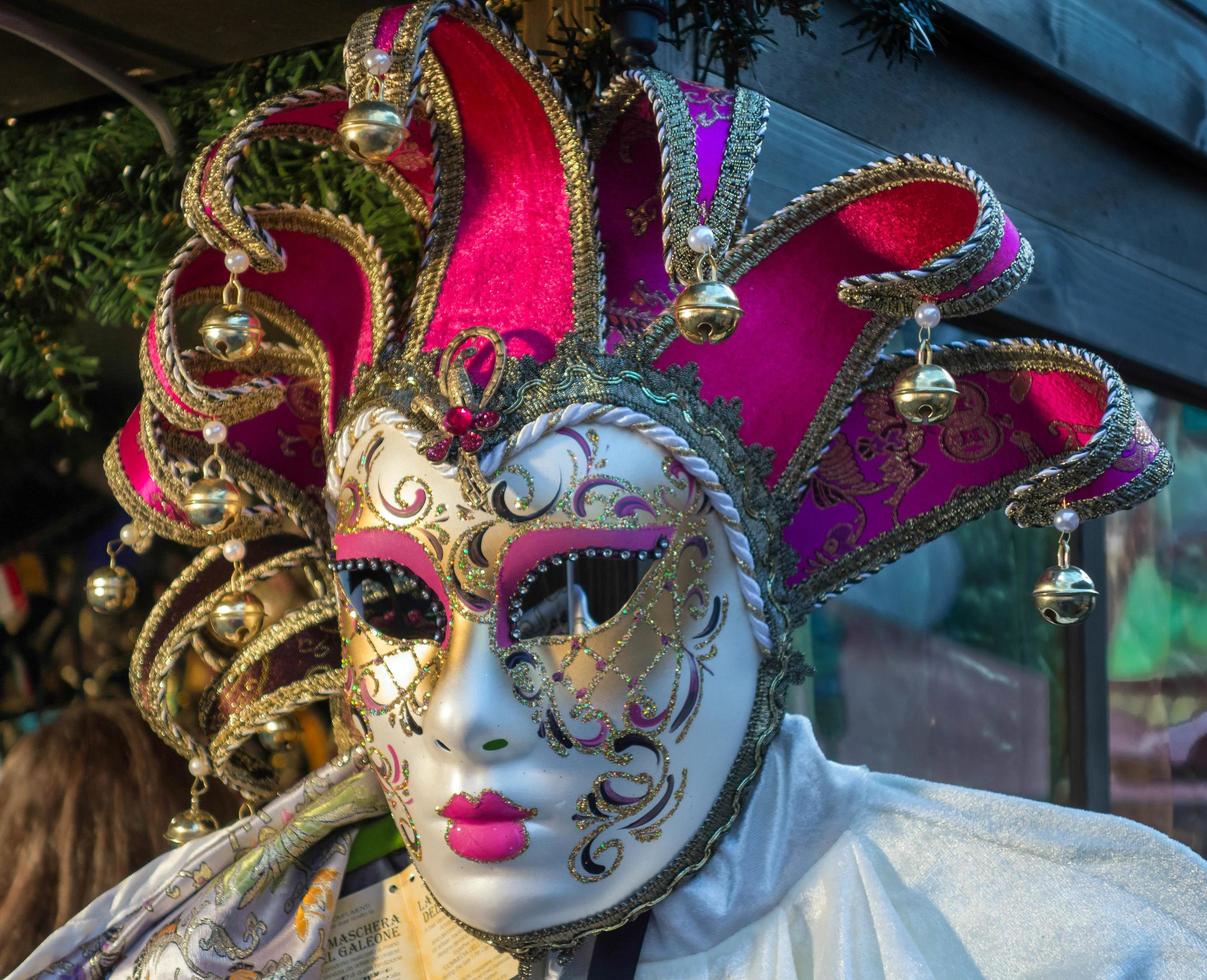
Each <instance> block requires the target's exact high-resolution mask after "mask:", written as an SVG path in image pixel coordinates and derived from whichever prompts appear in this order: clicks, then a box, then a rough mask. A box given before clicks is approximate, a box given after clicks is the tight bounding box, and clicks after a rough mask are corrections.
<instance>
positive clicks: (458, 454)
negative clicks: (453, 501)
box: [411, 327, 507, 507]
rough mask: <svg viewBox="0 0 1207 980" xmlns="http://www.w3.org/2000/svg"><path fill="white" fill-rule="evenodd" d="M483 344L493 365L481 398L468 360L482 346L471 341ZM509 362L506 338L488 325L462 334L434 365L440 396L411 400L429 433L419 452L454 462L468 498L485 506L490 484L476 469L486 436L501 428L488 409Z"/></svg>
mask: <svg viewBox="0 0 1207 980" xmlns="http://www.w3.org/2000/svg"><path fill="white" fill-rule="evenodd" d="M475 338H480V339H482V340H485V341H486V342H487V343H488V344H490V346H491V347H492V348H493V350H494V363H493V365H492V367H491V372H490V377H489V378H488V379H487V380H486V385H485V387H484V388H483V389H482V394H481V396H478V395H477V394H476V387H475V385H474V383H473V382H472V381H471V380H470V377H469V371H468V370H467V369H466V366H465V362H466V361H468V360H469V358H471V357H473V356H475V355H476V354H479V353H481V352H482V351H483V349H484V348H482V347H480V346H478V345H476V344H475V345H473V346H469V342H470V341H472V340H474V339H475ZM506 364H507V348H506V346H505V345H504V343H503V338H502V337H500V336H499V335H498V333H497V332H495V331H494V330H492V329H490V327H470V328H469V329H467V330H462V331H461V332H460V333H459V334H457V336H455V337H454V338H453V339H452V340H451V341H449V343H448V344H447V345H446V346H445V347H444V349H443V350H442V351H441V352H440V359H439V362H438V364H437V367H436V383H437V385H438V387H439V392H438V393H426V392H421V393H419V394H417V395H415V397H414V398H412V399H411V412H412V414H413V415H415V416H417V417H418V418H420V419H423V420H425V421H426V422H427V423H428V424H429V425H430V426H431V429H430V431H429V432H428V434H427V435H425V436H424V437H423V439H421V440H420V442H419V450H420V452H422V453H423V454H424V455H425V456H426V457H427V458H428V459H429V460H431V461H432V462H433V463H443V462H445V461H446V460H450V459H451V460H453V461H454V462H455V463H456V465H457V479H458V481H459V482H460V484H461V490H462V493H463V494H464V496H465V499H466V500H467V501H469V502H470V503H472V504H474V505H475V506H478V507H482V506H484V505H485V502H486V495H487V491H488V489H489V488H488V486H487V483H486V479H485V478H484V477H483V476H482V470H481V468H480V467H479V466H478V459H477V453H478V450H480V449H481V448H482V446H483V444H484V443H485V441H486V440H485V437H484V436H483V435H482V433H484V432H490V431H492V430H494V429H496V428H498V425H499V422H500V416H499V413H498V412H496V411H493V410H492V409H489V408H487V405H488V404H489V403H490V400H491V399H492V398H493V397H494V395H495V392H496V391H498V388H499V385H500V383H501V382H502V380H503V374H504V370H505V368H506Z"/></svg>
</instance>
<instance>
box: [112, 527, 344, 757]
mask: <svg viewBox="0 0 1207 980" xmlns="http://www.w3.org/2000/svg"><path fill="white" fill-rule="evenodd" d="M321 558H322V553H321V551H319V549H316V548H315V547H314V546H313V545H309V544H307V545H304V546H302V547H299V548H296V549H294V550H292V551H286V552H283V553H281V554H278V555H275V556H273V557H272V558H269V559H267V560H266V561H263V562H261V563H260V564H258V565H256V566H254V567H252V568H250V569H248V570H246V571H245V572H244V573H243V575H242V576H241V577H240V582H241V583H243V584H251V583H254V582H260V581H264V580H266V579H269V578H272V577H274V576H275V575H277V574H279V573H280V572H282V571H287V570H288V569H291V568H296V567H298V566H299V565H301V564H303V563H304V562H307V561H310V562H314V561H319V560H321ZM218 562H222V563H224V564H225V559H224V558H223V557H222V552H221V550H220V549H219V548H217V547H209V548H206V549H205V550H204V551H203V552H202V553H201V554H200V555H198V556H197V557H196V558H195V559H194V560H193V561H192V562H190V563H189V565H188V566H187V567H186V568H185V569H184V571H183V572H181V573H180V575H178V576H177V577H176V578H175V579H174V580H173V581H172V582H171V584H170V585H169V586H168V588H167V589H166V590H165V591H164V594H163V595H162V596H160V598H159V600H158V601H157V602H156V603H155V606H154V607H153V608H152V610H151V613H150V615H148V617H147V619H146V622H145V623H144V624H143V628H142V630H140V631H139V634H138V639H137V640H136V641H135V643H134V650H133V652H132V654H131V657H130V690H131V692H132V694H133V696H134V699H135V701H136V702H137V703H138V706H139V710H140V711H141V712H142V714H143V717H144V718H145V719H146V720H147V724H149V725H150V726H151V728H152V729H154V731H155V732H156V734H158V735H159V737H160V738H162V739H163V740H164V741H165V742H167V743H168V744H169V745H171V746H172V747H173V748H174V749H176V751H177V752H179V753H180V754H181V755H182V756H184V757H185V758H192V757H193V756H194V755H197V754H198V753H199V752H200V751H201V748H202V745H201V743H200V742H198V741H197V740H196V739H195V738H194V737H193V736H192V735H191V734H189V733H188V732H186V731H185V730H184V729H183V728H181V727H180V725H178V724H177V722H176V720H175V719H174V718H173V717H172V714H171V710H170V708H169V706H168V702H167V700H166V678H167V675H168V674H169V673H170V672H171V670H172V669H173V667H175V665H176V663H177V662H178V661H179V659H180V658H181V656H183V655H184V654H185V653H186V652H187V651H188V650H189V649H190V647H191V645H192V637H193V634H194V633H196V632H198V631H200V630H203V629H205V626H206V620H207V619H208V617H209V614H210V612H211V611H212V610H213V608H214V607H215V606H216V605H217V604H218V600H219V599H220V598H221V597H222V595H223V594H224V593H225V592H226V591H227V590H228V589H229V588H230V579H229V576H222V584H221V585H220V586H219V587H218V588H217V589H216V590H214V591H212V592H210V593H209V594H208V595H207V596H206V597H205V598H204V599H203V600H202V601H200V602H199V603H197V604H195V605H194V606H192V607H191V608H190V609H189V610H188V611H187V612H186V613H185V614H184V615H183V616H181V617H180V618H179V620H178V621H177V622H176V624H175V625H174V626H172V628H171V629H170V630H169V631H168V633H167V635H166V636H165V637H164V638H163V641H162V642H161V643H160V644H159V647H158V649H157V650H154V651H152V650H151V649H150V644H151V642H152V641H153V640H154V638H155V636H156V634H157V632H158V631H159V628H160V626H161V625H162V623H163V620H164V618H165V617H166V616H167V615H168V614H169V612H170V611H171V609H172V606H173V605H174V604H175V603H176V602H177V601H178V600H179V599H180V597H181V595H182V593H183V592H184V590H185V589H186V588H187V587H188V586H190V585H192V584H193V583H194V582H195V581H196V580H197V579H198V578H199V577H200V576H201V575H202V573H204V572H206V571H208V570H209V569H211V568H212V567H213V566H214V565H216V564H217V563H218ZM286 618H287V617H282V619H281V620H279V621H278V623H276V624H273V626H272V627H269V630H272V629H274V628H275V627H277V626H279V625H280V623H281V622H284V621H285V619H286ZM266 632H267V631H266ZM290 635H292V634H290ZM285 638H287V637H283V636H282V637H280V638H279V639H278V640H277V642H280V641H281V639H285ZM148 658H150V662H149V664H148ZM144 671H145V677H144Z"/></svg>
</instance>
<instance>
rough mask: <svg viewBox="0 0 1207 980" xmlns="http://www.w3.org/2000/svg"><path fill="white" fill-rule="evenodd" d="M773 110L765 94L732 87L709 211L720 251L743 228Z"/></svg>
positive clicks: (720, 251)
mask: <svg viewBox="0 0 1207 980" xmlns="http://www.w3.org/2000/svg"><path fill="white" fill-rule="evenodd" d="M770 110H771V102H770V100H769V99H767V97H766V96H764V95H760V94H759V93H758V92H754V91H752V90H751V89H748V88H741V87H738V88H735V89H734V90H733V111H732V118H731V120H730V123H729V134H728V136H727V137H726V138H725V155H724V156H723V157H722V159H721V173H720V176H719V178H718V180H717V192H716V194H715V195H714V197H713V202H712V208H711V209H710V211H709V213H708V226H709V227H710V228H712V230H713V231H714V232H716V233H717V251H718V254H723V253H724V252H725V251H727V250H728V249H729V246H730V245H731V244H732V243H733V242H734V241H735V240H736V239H737V237H738V236H739V235H740V233H741V231H742V224H743V222H744V221H745V219H746V201H747V199H748V198H749V196H750V181H751V179H752V178H753V177H754V167H755V164H756V163H757V162H758V159H759V151H760V150H761V149H762V147H763V133H764V132H765V131H766V129H767V115H768V113H769V112H770ZM685 244H686V243H685ZM694 257H695V256H694V253H693V258H694ZM693 272H694V262H693Z"/></svg>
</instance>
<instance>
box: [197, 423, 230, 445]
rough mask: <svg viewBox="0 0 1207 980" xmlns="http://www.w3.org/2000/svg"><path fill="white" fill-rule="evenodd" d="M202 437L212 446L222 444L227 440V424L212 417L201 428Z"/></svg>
mask: <svg viewBox="0 0 1207 980" xmlns="http://www.w3.org/2000/svg"><path fill="white" fill-rule="evenodd" d="M201 438H202V439H204V440H205V441H206V442H208V443H209V444H210V445H211V446H220V445H221V444H222V443H224V442H226V426H225V425H223V424H222V423H221V422H219V421H218V420H217V419H210V420H209V421H208V422H206V423H205V425H204V426H202V428H201Z"/></svg>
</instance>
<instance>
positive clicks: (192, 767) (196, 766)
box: [189, 755, 210, 779]
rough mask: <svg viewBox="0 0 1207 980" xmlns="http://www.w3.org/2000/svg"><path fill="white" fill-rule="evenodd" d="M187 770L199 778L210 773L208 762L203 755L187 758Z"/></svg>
mask: <svg viewBox="0 0 1207 980" xmlns="http://www.w3.org/2000/svg"><path fill="white" fill-rule="evenodd" d="M189 772H191V773H192V774H193V775H194V776H196V777H197V778H198V779H200V778H201V777H202V776H208V775H209V774H210V764H209V763H208V762H207V761H206V759H205V756H203V755H195V756H193V758H191V759H189Z"/></svg>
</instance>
